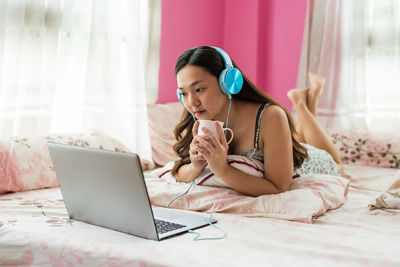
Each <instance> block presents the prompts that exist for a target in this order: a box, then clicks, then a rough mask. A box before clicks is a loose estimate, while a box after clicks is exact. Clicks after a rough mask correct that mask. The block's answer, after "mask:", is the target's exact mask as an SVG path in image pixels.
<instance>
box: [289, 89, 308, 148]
mask: <svg viewBox="0 0 400 267" xmlns="http://www.w3.org/2000/svg"><path fill="white" fill-rule="evenodd" d="M309 90H310V89H309V88H296V89H291V90H290V91H289V92H287V96H288V97H289V99H290V101H292V104H293V107H294V109H295V111H298V110H300V109H308V106H307V95H308V91H309ZM301 127H302V126H301V124H300V123H296V135H295V138H296V139H297V141H298V142H300V143H304V142H305V139H304V134H303V129H302V128H301Z"/></svg>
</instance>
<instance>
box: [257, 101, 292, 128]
mask: <svg viewBox="0 0 400 267" xmlns="http://www.w3.org/2000/svg"><path fill="white" fill-rule="evenodd" d="M260 127H261V129H260V130H261V131H262V132H279V131H282V130H285V129H287V130H288V131H289V132H290V128H289V121H288V117H287V115H286V112H285V110H284V109H283V108H281V107H279V106H277V105H269V106H268V107H267V108H265V110H264V112H263V114H262V117H261V124H260Z"/></svg>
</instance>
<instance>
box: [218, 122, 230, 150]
mask: <svg viewBox="0 0 400 267" xmlns="http://www.w3.org/2000/svg"><path fill="white" fill-rule="evenodd" d="M217 133H218V137H219V141H220V143H221V145H223V146H224V147H226V146H228V143H227V142H226V138H225V134H224V131H223V130H222V128H221V127H220V126H219V124H218V123H217Z"/></svg>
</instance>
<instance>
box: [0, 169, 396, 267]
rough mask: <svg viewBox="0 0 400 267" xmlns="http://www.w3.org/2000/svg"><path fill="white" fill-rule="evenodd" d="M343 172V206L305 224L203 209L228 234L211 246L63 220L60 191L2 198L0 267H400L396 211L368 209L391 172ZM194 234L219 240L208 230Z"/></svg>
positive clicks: (153, 191)
mask: <svg viewBox="0 0 400 267" xmlns="http://www.w3.org/2000/svg"><path fill="white" fill-rule="evenodd" d="M346 171H347V172H348V173H349V174H350V175H351V176H352V178H351V180H350V185H349V187H348V194H347V197H346V200H345V202H344V203H343V204H342V205H339V206H338V207H337V208H335V209H330V210H327V211H326V213H325V214H323V215H321V216H312V217H311V222H312V224H310V223H303V222H298V221H296V220H287V219H284V220H282V218H275V217H269V216H263V217H259V216H256V217H254V216H253V217H248V216H246V215H248V214H245V213H240V212H238V213H236V214H233V213H231V212H223V211H221V210H218V209H214V210H213V209H207V208H205V209H203V210H207V211H208V212H211V213H212V214H213V217H214V218H216V219H217V220H218V226H219V227H221V228H222V229H224V230H225V231H226V232H227V233H228V235H227V236H226V238H224V239H222V240H215V241H194V240H193V238H194V235H192V234H189V233H187V234H184V235H180V236H177V237H173V238H170V239H167V240H164V241H161V242H156V241H152V240H146V239H142V238H138V237H135V236H131V235H128V234H124V233H120V232H116V231H112V230H108V229H104V228H101V227H97V226H93V225H89V224H85V223H82V222H78V221H72V220H69V219H68V217H67V213H66V210H65V206H64V203H63V201H62V196H61V193H60V190H59V188H52V189H41V190H33V191H26V192H18V193H10V194H3V195H0V266H18V265H20V266H21V265H22V266H82V265H84V266H189V265H190V266H243V265H246V266H248V265H251V266H266V265H270V266H289V265H290V266H291V265H295V266H303V265H306V266H400V254H399V253H398V248H399V244H400V231H399V225H400V211H399V210H396V209H375V210H372V211H371V210H369V208H368V204H369V203H370V202H371V200H373V199H375V198H376V197H377V196H379V195H380V194H381V193H382V192H384V191H385V190H386V189H387V188H388V187H389V185H390V183H391V181H392V180H393V177H394V176H395V174H396V173H397V171H398V170H396V169H388V168H376V167H366V166H356V165H352V166H350V165H348V166H346ZM146 179H147V183H148V187H149V192H150V195H151V196H152V202H153V204H161V203H159V202H158V201H159V198H162V197H161V194H162V193H161V191H158V189H160V188H161V187H160V188H159V186H161V185H162V183H161V182H162V181H160V179H159V178H158V177H155V176H154V175H153V174H151V173H147V174H146ZM157 179H158V180H157ZM173 186H174V184H172V183H169V184H165V183H164V184H163V185H162V187H163V189H171V190H172V191H173V192H172V193H171V192H169V191H168V192H166V195H165V200H166V199H169V198H170V197H171V196H172V195H173V194H175V193H176V192H178V191H180V190H182V189H186V188H187V185H186V184H185V185H175V187H176V186H178V187H179V190H178V189H172V187H173ZM178 187H176V188H178ZM198 188H201V189H202V187H200V186H198ZM204 188H205V187H204ZM204 188H203V189H204ZM215 189H218V190H222V188H211V190H215ZM174 190H175V191H176V192H175V191H174ZM224 190H228V189H224ZM164 192H165V191H164ZM201 192H202V191H201V190H200V191H196V190H194V191H193V193H196V194H201ZM226 192H227V191H226ZM196 194H195V196H197V195H196ZM189 195H190V194H189ZM230 195H232V196H233V195H234V194H232V193H229V194H228V193H227V196H230ZM236 197H237V196H236ZM162 203H164V204H165V203H166V201H164V200H163V201H162ZM182 203H187V202H185V201H182ZM175 205H180V204H179V202H176V203H175ZM185 205H186V204H185ZM185 208H186V206H185ZM217 211H218V212H217ZM184 212H188V213H198V212H197V211H184ZM256 215H257V214H256ZM198 232H199V233H201V235H202V237H213V236H220V232H219V231H217V230H216V229H215V228H213V227H205V228H201V229H199V230H198Z"/></svg>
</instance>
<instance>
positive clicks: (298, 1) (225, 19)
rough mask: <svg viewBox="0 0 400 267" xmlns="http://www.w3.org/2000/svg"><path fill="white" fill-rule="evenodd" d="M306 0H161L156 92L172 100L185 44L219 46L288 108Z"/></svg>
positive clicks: (161, 101)
mask: <svg viewBox="0 0 400 267" xmlns="http://www.w3.org/2000/svg"><path fill="white" fill-rule="evenodd" d="M306 3H307V0H268V1H265V0H202V1H198V0H167V1H163V2H162V29H161V51H160V74H159V97H158V101H157V103H166V102H171V101H176V80H175V75H174V66H175V62H176V58H177V57H178V56H179V55H180V54H181V53H182V52H183V51H184V50H186V49H188V48H190V47H193V46H198V45H214V46H219V47H221V48H223V49H224V50H225V51H226V52H227V53H228V54H229V55H230V56H231V57H232V58H233V59H234V60H235V61H236V63H237V64H238V65H239V66H240V68H241V69H242V71H243V72H244V74H245V75H246V76H248V77H249V78H250V80H252V81H253V82H254V83H255V84H256V85H257V86H258V87H259V88H260V89H261V90H263V91H265V92H266V93H267V94H269V95H270V96H272V97H274V98H275V99H276V100H278V101H279V102H280V103H282V104H284V105H285V106H286V107H288V108H291V105H290V101H289V100H288V99H287V97H286V92H287V90H289V89H290V88H293V87H294V86H295V85H296V79H297V67H298V63H299V59H300V50H301V42H302V36H303V26H304V16H305V11H306Z"/></svg>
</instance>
